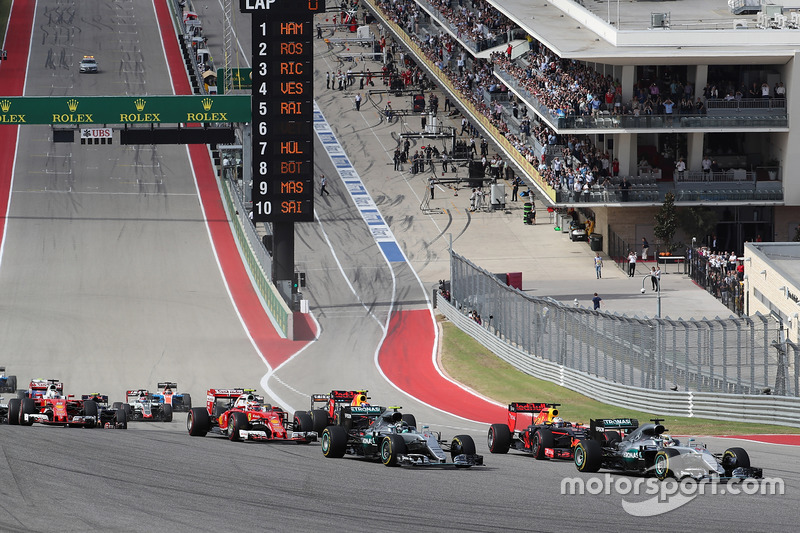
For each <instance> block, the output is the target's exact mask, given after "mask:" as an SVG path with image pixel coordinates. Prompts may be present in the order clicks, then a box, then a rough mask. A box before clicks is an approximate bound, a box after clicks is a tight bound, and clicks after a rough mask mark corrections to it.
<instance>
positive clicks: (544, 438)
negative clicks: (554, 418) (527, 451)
mask: <svg viewBox="0 0 800 533" xmlns="http://www.w3.org/2000/svg"><path fill="white" fill-rule="evenodd" d="M554 445H555V439H553V432H552V431H550V430H549V429H544V428H540V429H537V430H536V431H535V432H534V433H533V439H532V440H531V453H532V454H533V456H534V457H535V458H536V459H539V460H542V459H545V458H546V457H545V455H544V451H545V448H552V447H553V446H554Z"/></svg>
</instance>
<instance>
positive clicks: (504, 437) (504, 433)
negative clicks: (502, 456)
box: [486, 424, 511, 453]
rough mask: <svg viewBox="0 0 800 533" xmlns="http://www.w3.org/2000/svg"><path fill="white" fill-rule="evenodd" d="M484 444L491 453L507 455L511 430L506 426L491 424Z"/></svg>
mask: <svg viewBox="0 0 800 533" xmlns="http://www.w3.org/2000/svg"><path fill="white" fill-rule="evenodd" d="M486 444H488V445H489V451H490V452H492V453H508V449H509V448H510V447H511V430H510V429H508V425H506V424H492V426H491V427H490V428H489V435H488V436H487V437H486Z"/></svg>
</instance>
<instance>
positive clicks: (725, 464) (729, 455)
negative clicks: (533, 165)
mask: <svg viewBox="0 0 800 533" xmlns="http://www.w3.org/2000/svg"><path fill="white" fill-rule="evenodd" d="M8 412H9V415H8V419H9V420H11V405H10V404H9V409H8ZM721 462H722V468H724V469H725V475H726V476H728V477H730V475H731V474H732V473H733V470H734V468H750V456H749V455H748V454H747V452H746V451H744V449H743V448H728V449H727V450H725V453H723V454H722V461H721Z"/></svg>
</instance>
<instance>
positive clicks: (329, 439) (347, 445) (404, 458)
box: [322, 404, 483, 467]
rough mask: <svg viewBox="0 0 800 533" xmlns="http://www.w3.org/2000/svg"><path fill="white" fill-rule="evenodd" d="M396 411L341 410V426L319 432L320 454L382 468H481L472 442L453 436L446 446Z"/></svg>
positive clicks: (437, 435)
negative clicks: (375, 461) (379, 464)
mask: <svg viewBox="0 0 800 533" xmlns="http://www.w3.org/2000/svg"><path fill="white" fill-rule="evenodd" d="M399 409H400V407H389V408H386V407H379V406H375V405H368V404H364V405H359V406H347V407H344V408H343V409H342V410H343V411H344V412H343V413H342V419H341V422H342V423H341V424H340V425H335V426H328V427H326V428H325V430H324V431H323V432H322V454H323V455H324V456H325V457H329V458H333V457H344V455H345V454H349V455H355V456H358V457H363V458H366V459H380V460H381V462H382V463H383V464H384V465H386V466H398V465H409V466H451V467H453V466H454V467H470V466H476V465H482V464H483V456H482V455H478V454H477V453H475V442H473V440H472V437H470V436H469V435H457V436H455V437H453V440H452V442H450V443H447V442H445V441H442V438H441V437H442V436H441V433H438V432H434V431H430V430H429V429H428V428H427V427H423V428H422V431H419V430H418V429H417V428H416V420H415V419H414V416H413V415H409V414H402V413H400V411H399ZM445 451H449V452H450V456H451V458H452V462H451V463H448V462H447V455H446V454H445Z"/></svg>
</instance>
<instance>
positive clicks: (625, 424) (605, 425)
mask: <svg viewBox="0 0 800 533" xmlns="http://www.w3.org/2000/svg"><path fill="white" fill-rule="evenodd" d="M638 427H639V421H638V420H637V419H635V418H598V419H596V420H589V431H592V432H594V431H598V432H600V433H603V432H605V431H606V430H608V431H619V430H623V431H626V432H627V431H631V430H634V429H636V428H638Z"/></svg>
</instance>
